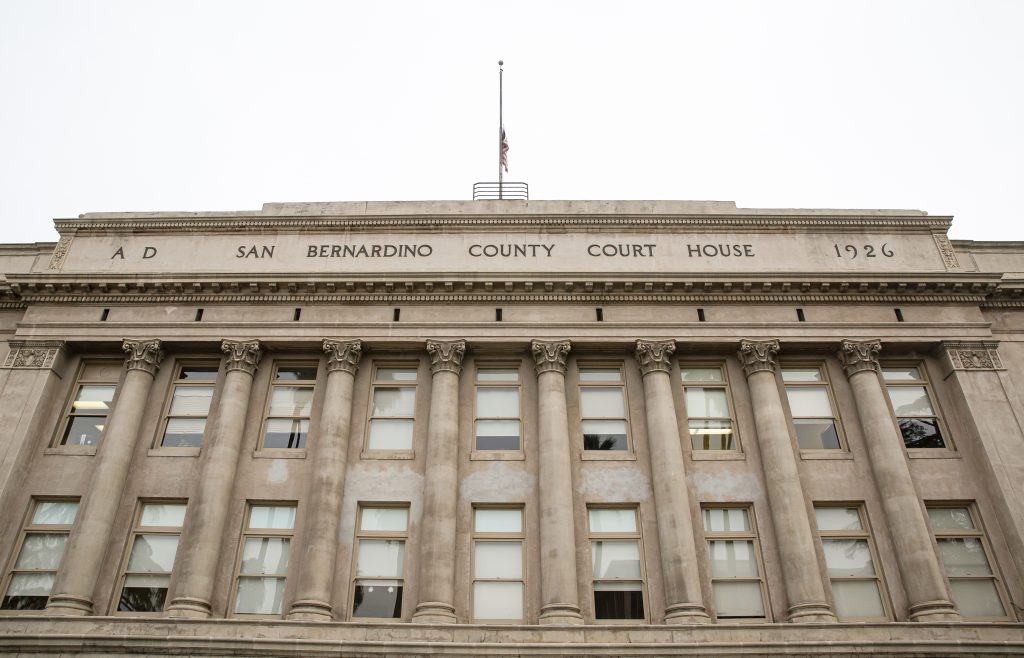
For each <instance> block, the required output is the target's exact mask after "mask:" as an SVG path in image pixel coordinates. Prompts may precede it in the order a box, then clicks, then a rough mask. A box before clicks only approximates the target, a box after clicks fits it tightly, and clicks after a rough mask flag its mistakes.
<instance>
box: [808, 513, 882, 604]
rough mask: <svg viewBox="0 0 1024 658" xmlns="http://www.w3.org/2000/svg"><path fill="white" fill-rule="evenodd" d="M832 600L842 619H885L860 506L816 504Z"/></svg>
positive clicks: (868, 538) (873, 561) (879, 584)
mask: <svg viewBox="0 0 1024 658" xmlns="http://www.w3.org/2000/svg"><path fill="white" fill-rule="evenodd" d="M814 516H815V518H816V519H817V521H818V532H819V533H820V535H821V548H822V551H823V552H824V554H825V567H826V569H827V570H828V577H829V580H830V581H831V583H832V599H833V601H834V603H835V607H836V615H837V616H838V617H839V618H840V619H885V618H887V617H888V615H887V614H886V612H885V606H884V605H883V604H882V594H881V592H882V587H881V583H880V581H879V578H878V573H877V572H876V571H875V559H874V550H873V546H872V545H871V538H870V536H869V535H868V532H867V529H866V527H865V524H864V518H863V509H862V508H860V507H847V506H840V507H832V506H828V507H825V506H820V507H819V506H815V508H814Z"/></svg>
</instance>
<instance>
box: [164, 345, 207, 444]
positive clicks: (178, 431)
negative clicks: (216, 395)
mask: <svg viewBox="0 0 1024 658" xmlns="http://www.w3.org/2000/svg"><path fill="white" fill-rule="evenodd" d="M217 369H218V368H217V366H215V365H208V366H181V367H180V368H178V374H177V376H176V377H175V378H174V391H173V392H172V393H171V405H170V407H169V408H168V409H167V421H166V422H165V423H164V434H163V438H161V439H160V446H161V447H163V448H198V447H199V446H200V445H202V443H203V432H204V431H205V430H206V417H207V416H209V415H210V401H211V400H213V386H214V383H215V382H216V381H217Z"/></svg>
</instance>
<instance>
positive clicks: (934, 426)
mask: <svg viewBox="0 0 1024 658" xmlns="http://www.w3.org/2000/svg"><path fill="white" fill-rule="evenodd" d="M899 425H900V434H902V435H903V445H905V446H907V447H908V448H945V447H946V442H945V440H943V438H942V432H940V431H939V421H938V420H936V419H934V418H900V420H899Z"/></svg>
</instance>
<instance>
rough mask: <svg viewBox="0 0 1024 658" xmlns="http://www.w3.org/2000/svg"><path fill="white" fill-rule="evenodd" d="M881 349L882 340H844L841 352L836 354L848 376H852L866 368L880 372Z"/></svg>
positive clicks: (840, 345)
mask: <svg viewBox="0 0 1024 658" xmlns="http://www.w3.org/2000/svg"><path fill="white" fill-rule="evenodd" d="M881 351H882V341H880V340H844V341H843V342H841V343H840V344H839V353H838V354H837V355H836V356H838V357H839V362H840V363H842V364H843V370H845V371H846V376H847V377H852V376H853V375H855V374H857V373H858V372H864V371H865V370H870V371H872V372H878V371H879V365H878V353H879V352H881Z"/></svg>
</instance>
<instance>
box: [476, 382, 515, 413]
mask: <svg viewBox="0 0 1024 658" xmlns="http://www.w3.org/2000/svg"><path fill="white" fill-rule="evenodd" d="M476 415H477V417H478V418H496V417H497V418H510V417H511V418H518V417H519V389H518V388H504V387H502V388H498V387H487V388H478V389H476Z"/></svg>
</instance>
